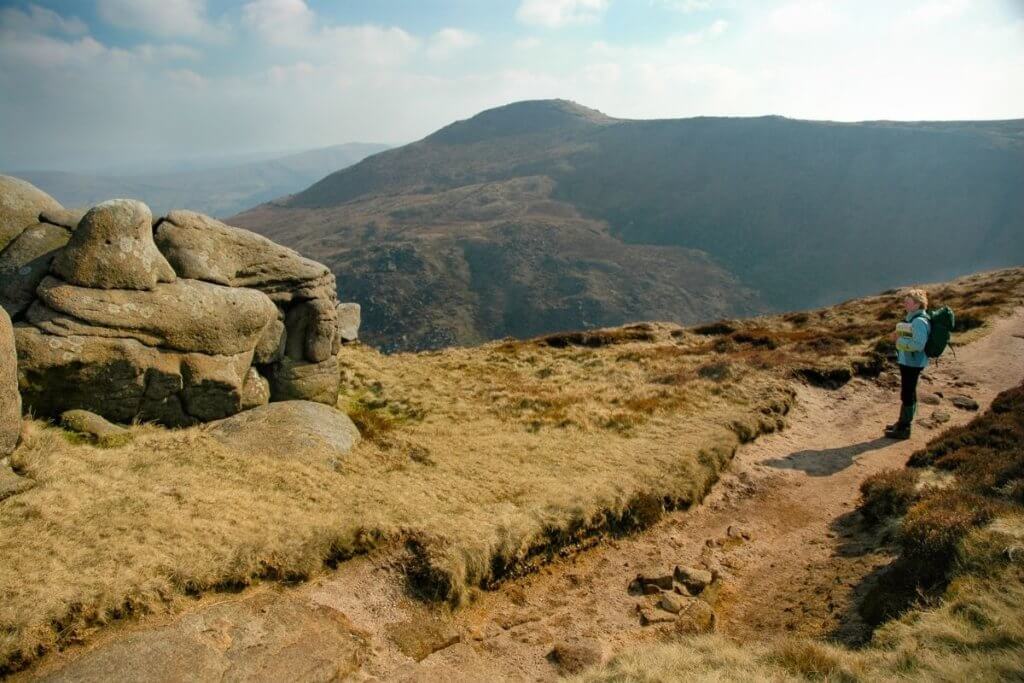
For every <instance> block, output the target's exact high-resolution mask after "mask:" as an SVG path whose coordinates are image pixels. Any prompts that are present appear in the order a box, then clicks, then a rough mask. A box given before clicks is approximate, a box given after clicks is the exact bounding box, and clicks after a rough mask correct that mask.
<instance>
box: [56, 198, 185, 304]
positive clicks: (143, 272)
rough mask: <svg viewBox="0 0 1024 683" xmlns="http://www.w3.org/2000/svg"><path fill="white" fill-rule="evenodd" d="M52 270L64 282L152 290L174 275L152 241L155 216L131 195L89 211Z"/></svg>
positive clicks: (108, 287)
mask: <svg viewBox="0 0 1024 683" xmlns="http://www.w3.org/2000/svg"><path fill="white" fill-rule="evenodd" d="M50 269H51V271H52V272H53V273H54V274H55V275H57V276H58V277H60V278H61V279H62V280H65V281H67V282H70V283H72V284H75V285H80V286H82V287H95V288H100V289H153V288H154V287H156V284H157V282H173V281H174V279H175V274H174V270H173V269H172V268H171V266H170V264H169V263H168V262H167V259H165V258H164V257H163V255H162V254H161V253H160V252H159V251H158V250H157V248H156V245H155V244H154V243H153V214H151V213H150V211H149V207H148V206H146V205H145V204H143V203H142V202H137V201H135V200H132V199H111V200H109V201H106V202H103V203H102V204H98V205H96V206H94V207H93V208H91V209H89V211H88V212H87V213H86V214H85V216H83V217H82V220H81V221H80V222H79V223H78V227H77V228H75V231H74V233H73V234H72V236H71V240H70V241H69V242H68V245H67V246H66V247H64V249H63V250H61V252H60V253H59V254H57V256H56V258H54V260H53V263H52V264H51V265H50Z"/></svg>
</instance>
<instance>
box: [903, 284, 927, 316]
mask: <svg viewBox="0 0 1024 683" xmlns="http://www.w3.org/2000/svg"><path fill="white" fill-rule="evenodd" d="M903 308H905V309H906V311H907V313H913V312H914V311H916V310H918V309H920V308H928V292H926V291H924V290H923V289H908V290H907V291H905V292H904V293H903Z"/></svg>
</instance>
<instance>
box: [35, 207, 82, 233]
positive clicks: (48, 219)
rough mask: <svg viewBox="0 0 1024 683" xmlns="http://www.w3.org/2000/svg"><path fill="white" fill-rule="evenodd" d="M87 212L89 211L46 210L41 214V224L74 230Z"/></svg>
mask: <svg viewBox="0 0 1024 683" xmlns="http://www.w3.org/2000/svg"><path fill="white" fill-rule="evenodd" d="M87 211H88V209H46V210H44V211H40V212H39V222H40V223H48V224H49V225H56V226H57V227H59V228H66V229H68V230H74V229H75V228H77V227H78V224H79V223H80V222H81V221H82V218H84V217H85V214H86V212H87Z"/></svg>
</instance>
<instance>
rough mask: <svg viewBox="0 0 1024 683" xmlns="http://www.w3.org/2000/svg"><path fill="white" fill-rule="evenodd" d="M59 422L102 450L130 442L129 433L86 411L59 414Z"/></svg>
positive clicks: (69, 411)
mask: <svg viewBox="0 0 1024 683" xmlns="http://www.w3.org/2000/svg"><path fill="white" fill-rule="evenodd" d="M60 422H61V424H63V425H64V427H65V428H67V429H69V430H71V431H73V432H76V433H78V434H81V435H82V436H84V437H85V438H86V439H88V440H89V441H91V442H93V443H95V444H96V445H97V446H100V447H102V448H116V447H117V446H124V445H125V444H127V443H130V442H131V440H132V433H131V432H130V431H128V430H127V429H125V428H124V427H119V426H117V425H116V424H113V423H111V422H109V421H108V420H105V419H103V418H102V417H100V416H99V415H97V414H96V413H90V412H89V411H88V410H77V409H76V410H66V411H64V412H63V413H62V414H61V416H60Z"/></svg>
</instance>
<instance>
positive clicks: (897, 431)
mask: <svg viewBox="0 0 1024 683" xmlns="http://www.w3.org/2000/svg"><path fill="white" fill-rule="evenodd" d="M885 435H886V436H887V437H889V438H890V439H897V440H899V441H905V440H906V439H909V438H910V425H901V424H897V425H896V426H895V428H893V429H887V430H885Z"/></svg>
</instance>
